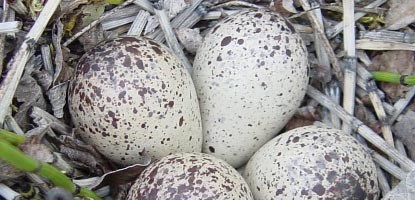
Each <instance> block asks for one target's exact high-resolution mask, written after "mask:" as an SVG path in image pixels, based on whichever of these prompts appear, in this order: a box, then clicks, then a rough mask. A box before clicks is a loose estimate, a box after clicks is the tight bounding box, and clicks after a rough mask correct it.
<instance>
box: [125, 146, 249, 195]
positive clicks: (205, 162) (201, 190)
mask: <svg viewBox="0 0 415 200" xmlns="http://www.w3.org/2000/svg"><path fill="white" fill-rule="evenodd" d="M127 199H128V200H136V199H137V200H138V199H140V200H167V199H183V200H209V199H211V200H253V197H252V193H251V191H250V190H249V187H248V185H247V184H246V182H245V180H244V179H243V178H242V176H241V175H240V174H239V173H238V172H237V171H236V170H235V169H233V168H232V166H230V165H229V164H227V163H226V162H224V161H222V160H220V159H217V158H215V157H213V156H210V155H208V154H202V153H178V154H174V155H170V156H166V157H164V158H162V159H161V160H160V161H157V162H155V163H153V164H151V165H150V166H148V167H147V168H146V169H145V170H144V171H143V173H142V174H141V175H140V176H139V178H138V179H137V180H136V182H135V183H134V184H133V185H132V186H131V189H130V191H129V193H128V197H127Z"/></svg>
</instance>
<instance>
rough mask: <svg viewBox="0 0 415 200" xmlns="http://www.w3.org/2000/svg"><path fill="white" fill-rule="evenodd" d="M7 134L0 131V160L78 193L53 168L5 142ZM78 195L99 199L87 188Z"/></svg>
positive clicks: (68, 181)
mask: <svg viewBox="0 0 415 200" xmlns="http://www.w3.org/2000/svg"><path fill="white" fill-rule="evenodd" d="M6 132H7V131H6ZM7 134H8V133H6V134H4V131H3V130H2V132H1V135H2V138H0V159H2V160H4V161H6V162H7V163H9V164H11V165H13V166H14V167H16V168H17V169H20V170H22V171H25V172H29V173H36V174H39V175H40V176H43V177H45V178H47V179H49V180H50V181H51V182H52V183H53V184H54V185H56V186H59V187H62V188H64V189H66V190H68V191H69V192H72V193H77V192H78V191H77V186H76V185H75V184H74V183H72V181H71V179H70V178H68V177H67V176H65V175H64V174H63V173H62V172H60V171H59V170H58V169H57V168H55V167H54V166H52V165H49V164H47V163H44V162H40V161H37V160H35V159H33V158H31V157H30V156H27V155H25V154H24V153H23V152H21V151H20V150H19V149H18V148H17V147H15V146H13V145H12V144H11V143H9V142H8V140H6V139H10V138H7V137H4V135H7ZM4 138H6V139H4ZM11 141H13V142H15V143H18V141H15V140H13V139H11ZM78 194H79V196H82V197H86V198H90V199H94V200H95V199H96V200H99V199H101V198H100V197H98V196H97V195H96V194H95V193H94V192H92V191H91V190H89V189H87V188H80V190H79V192H78Z"/></svg>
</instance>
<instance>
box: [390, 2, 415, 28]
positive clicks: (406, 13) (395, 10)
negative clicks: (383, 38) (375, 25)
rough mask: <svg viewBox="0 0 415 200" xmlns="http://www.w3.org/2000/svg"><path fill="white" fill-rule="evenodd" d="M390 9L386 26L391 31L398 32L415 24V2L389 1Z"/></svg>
mask: <svg viewBox="0 0 415 200" xmlns="http://www.w3.org/2000/svg"><path fill="white" fill-rule="evenodd" d="M389 3H390V9H389V11H388V13H387V15H386V19H385V24H386V28H387V29H389V30H397V29H400V28H403V27H405V26H407V25H409V24H410V23H412V22H415V12H414V10H415V1H413V0H393V1H389Z"/></svg>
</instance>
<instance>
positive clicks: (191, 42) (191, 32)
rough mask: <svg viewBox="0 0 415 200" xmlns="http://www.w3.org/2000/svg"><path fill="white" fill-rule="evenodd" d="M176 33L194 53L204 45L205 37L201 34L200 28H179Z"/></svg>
mask: <svg viewBox="0 0 415 200" xmlns="http://www.w3.org/2000/svg"><path fill="white" fill-rule="evenodd" d="M176 33H177V34H176V35H177V38H178V39H179V41H180V43H181V44H183V46H184V48H185V49H186V50H187V51H188V52H190V53H192V54H195V53H196V51H197V49H198V48H199V47H200V45H202V41H203V37H202V36H201V35H200V31H199V29H190V28H179V29H178V30H177V31H176Z"/></svg>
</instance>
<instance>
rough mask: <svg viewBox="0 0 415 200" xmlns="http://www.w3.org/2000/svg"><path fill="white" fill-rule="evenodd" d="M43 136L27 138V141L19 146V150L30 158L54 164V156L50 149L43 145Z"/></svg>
mask: <svg viewBox="0 0 415 200" xmlns="http://www.w3.org/2000/svg"><path fill="white" fill-rule="evenodd" d="M42 137H43V134H42V135H33V136H30V137H27V139H26V141H25V142H24V143H23V144H21V145H19V148H20V149H21V150H22V151H23V152H24V153H25V154H26V155H28V156H30V157H32V158H34V159H36V160H38V161H42V162H46V163H52V162H53V160H54V157H53V154H52V152H51V151H50V149H49V148H48V147H46V146H45V145H44V144H42V143H41V139H42Z"/></svg>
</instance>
